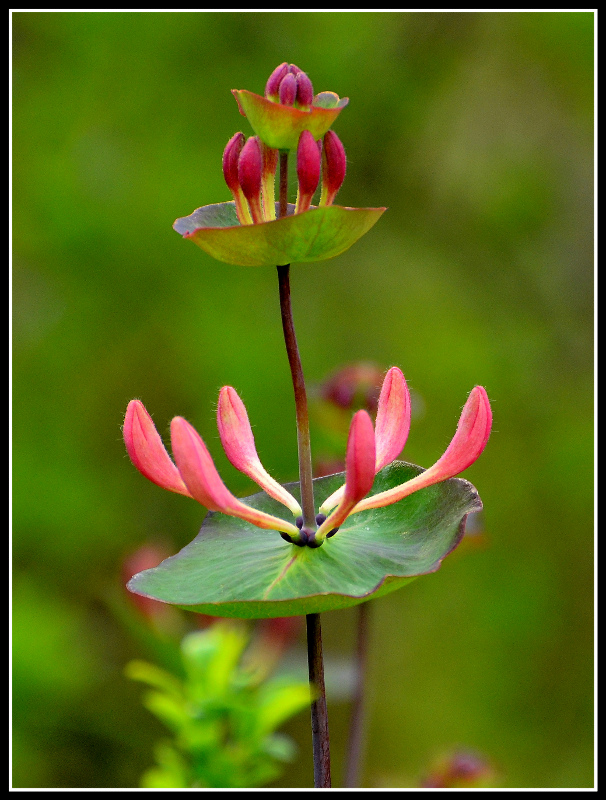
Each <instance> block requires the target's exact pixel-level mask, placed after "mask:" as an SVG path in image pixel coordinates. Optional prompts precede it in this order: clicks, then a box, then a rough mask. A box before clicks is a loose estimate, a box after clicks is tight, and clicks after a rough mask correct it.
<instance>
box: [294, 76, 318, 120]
mask: <svg viewBox="0 0 606 800" xmlns="http://www.w3.org/2000/svg"><path fill="white" fill-rule="evenodd" d="M313 99H314V87H313V86H312V83H311V81H310V79H309V77H308V76H307V74H306V73H305V72H299V73H298V74H297V97H296V104H297V106H298V107H299V108H300V109H301V110H302V111H309V109H310V108H311V104H312V103H313Z"/></svg>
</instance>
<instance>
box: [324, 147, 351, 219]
mask: <svg viewBox="0 0 606 800" xmlns="http://www.w3.org/2000/svg"><path fill="white" fill-rule="evenodd" d="M346 167H347V158H346V156H345V148H344V147H343V145H342V144H341V140H340V139H339V137H338V136H337V134H336V133H335V132H334V131H328V132H327V133H326V134H325V136H324V146H323V148H322V196H321V197H320V205H321V206H330V205H332V202H333V200H334V199H335V197H336V194H337V192H338V191H339V189H340V188H341V186H342V184H343V181H344V180H345V170H346Z"/></svg>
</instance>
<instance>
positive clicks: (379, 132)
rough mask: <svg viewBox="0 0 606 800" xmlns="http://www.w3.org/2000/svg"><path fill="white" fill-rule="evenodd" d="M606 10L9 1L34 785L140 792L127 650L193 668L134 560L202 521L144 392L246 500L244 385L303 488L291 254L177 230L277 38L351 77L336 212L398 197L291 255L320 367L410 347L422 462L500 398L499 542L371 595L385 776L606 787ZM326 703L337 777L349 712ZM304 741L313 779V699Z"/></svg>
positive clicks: (26, 707) (480, 474)
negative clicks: (229, 441) (438, 766)
mask: <svg viewBox="0 0 606 800" xmlns="http://www.w3.org/2000/svg"><path fill="white" fill-rule="evenodd" d="M593 29H594V16H593V14H592V13H591V12H544V13H542V12H470V13H459V12H455V13H448V12H412V13H408V12H346V13H338V12H327V13H322V12H296V13H285V12H267V13H263V12H248V13H244V12H237V13H231V12H229V13H226V12H186V13H152V12H145V13H136V12H107V13H106V12H100V13H99V12H59V13H54V12H38V11H36V12H14V13H13V14H12V33H13V51H12V55H13V73H12V79H13V119H12V136H13V142H12V143H13V154H12V155H13V161H12V169H13V172H12V177H13V206H12V208H13V220H12V221H13V231H12V235H13V369H12V378H13V411H12V415H13V416H12V435H13V499H12V514H13V527H14V544H13V569H14V578H13V613H14V617H13V650H14V652H13V680H14V699H13V717H14V733H13V784H14V786H16V787H30V788H36V787H84V788H88V787H132V786H137V785H138V781H139V778H140V775H141V772H142V770H143V769H144V767H145V765H146V764H148V763H149V753H150V752H151V749H152V747H153V744H154V742H156V741H157V740H158V739H159V738H160V737H161V736H162V735H163V730H162V726H161V725H160V723H158V722H157V721H155V720H153V719H152V720H151V722H150V717H149V714H148V712H147V711H145V709H143V708H141V705H140V702H139V695H138V692H137V687H136V686H135V685H133V684H132V682H129V681H127V680H126V679H125V678H124V675H123V669H124V665H125V664H126V663H127V662H128V661H129V660H131V659H133V658H139V659H141V658H144V659H150V660H152V661H154V662H155V663H158V664H159V665H160V666H161V667H162V668H165V669H168V670H169V671H172V672H174V669H175V655H174V654H175V653H176V652H177V650H176V646H175V642H178V641H179V639H180V636H181V633H182V632H183V630H184V629H187V628H188V626H189V628H191V627H192V626H193V625H194V624H195V619H194V618H193V615H186V614H185V613H184V614H182V615H180V616H179V625H177V627H178V628H179V632H178V634H177V632H175V633H170V632H168V633H167V632H166V631H164V633H162V632H158V631H156V630H151V629H150V627H149V623H148V622H147V621H146V620H145V619H144V618H142V617H141V615H140V612H139V611H138V609H136V608H135V607H134V606H133V605H132V604H129V602H128V600H127V599H126V598H125V596H124V594H125V593H124V589H123V582H122V580H121V578H120V574H121V570H122V565H123V562H124V560H125V559H126V557H127V556H128V555H129V554H132V553H133V552H134V551H136V550H137V549H138V548H140V547H141V546H143V545H146V544H149V543H153V542H160V543H162V546H163V547H164V548H165V549H167V550H168V551H169V552H171V553H173V552H176V551H177V550H178V549H179V548H180V547H182V546H183V545H185V544H186V543H187V542H188V541H190V540H191V539H192V538H193V537H194V535H195V534H196V532H197V530H198V529H199V526H200V524H201V521H202V517H203V513H204V511H203V509H202V508H201V507H200V506H199V505H197V504H196V503H193V502H191V501H188V500H187V499H186V498H182V497H178V496H176V495H173V494H170V493H169V492H162V491H159V490H158V489H157V487H155V486H153V485H152V484H151V483H149V482H147V481H145V480H144V479H143V478H141V476H140V475H139V474H138V473H137V472H136V470H134V469H133V468H132V466H131V465H130V463H129V461H128V458H127V457H126V454H125V451H124V446H123V443H122V439H121V434H120V425H121V422H122V419H123V417H122V415H123V414H124V411H125V409H126V404H127V402H128V401H129V400H130V399H131V398H133V397H140V398H141V399H142V400H143V402H144V403H145V405H146V407H147V408H148V409H149V410H150V412H151V413H152V414H153V416H154V420H155V422H156V424H157V425H158V428H159V430H160V432H161V433H162V434H163V435H164V434H165V433H166V430H167V427H168V423H169V420H170V419H171V417H173V416H174V415H177V414H181V415H183V416H185V417H186V418H187V419H189V421H190V422H192V424H194V425H195V426H196V428H197V429H198V430H199V431H200V433H201V434H202V436H203V437H204V438H205V441H206V442H207V444H208V446H209V449H210V451H211V453H212V455H213V458H214V459H215V463H216V464H217V467H218V469H219V471H220V472H221V474H222V475H223V476H224V478H225V480H226V482H227V484H228V485H229V487H230V489H231V490H232V491H234V492H236V493H241V494H246V493H251V492H252V491H254V487H253V486H252V485H251V483H250V482H249V481H248V480H247V479H246V478H245V477H244V476H242V475H240V474H239V473H237V471H236V470H235V469H233V468H232V467H231V465H230V464H229V463H228V462H227V459H226V458H225V456H224V455H223V454H222V452H221V448H220V443H219V441H218V438H217V434H216V426H215V423H214V420H213V414H212V413H211V412H210V411H209V409H211V407H212V404H213V403H214V402H216V397H217V393H218V390H219V387H220V386H222V385H225V384H229V385H233V386H234V387H235V388H236V389H237V390H238V392H239V393H240V394H241V396H242V398H243V400H244V402H245V403H246V406H247V409H248V412H249V415H250V418H251V421H252V423H253V425H254V430H255V436H256V440H257V444H258V447H259V453H260V456H261V459H262V460H263V463H264V465H265V466H266V468H267V469H268V470H269V471H270V472H271V473H272V474H273V475H274V476H275V477H276V478H277V479H278V480H280V481H288V480H293V479H295V478H296V465H297V459H296V432H295V422H294V404H293V398H292V388H291V385H290V376H289V373H288V366H287V361H286V356H285V353H284V346H283V342H282V332H281V324H280V317H279V305H278V293H277V278H276V275H275V271H273V270H271V269H255V268H244V267H230V266H228V265H225V264H220V263H218V262H215V261H213V260H212V259H211V258H210V257H209V256H206V255H205V254H204V253H202V252H201V251H200V250H199V249H198V248H196V247H195V246H194V245H193V244H191V243H190V242H186V241H182V240H181V238H180V237H179V236H178V235H177V234H176V233H175V232H174V231H173V230H172V228H171V225H172V222H173V220H174V219H175V218H176V217H180V216H184V215H187V214H190V213H191V212H192V211H193V210H194V209H195V208H197V207H199V206H202V205H204V204H208V203H215V202H220V201H223V200H228V199H229V193H228V190H227V188H226V187H225V185H224V184H223V177H222V172H221V155H222V152H223V148H224V146H225V144H226V142H227V141H228V139H229V138H230V137H231V136H232V135H233V133H234V132H235V131H236V130H238V129H241V130H244V132H245V133H247V134H248V133H249V130H248V128H247V122H246V120H245V119H244V118H243V117H241V116H240V115H239V113H238V110H237V106H236V102H235V100H234V98H233V96H232V95H231V93H230V90H231V89H234V88H236V89H238V88H246V89H250V90H251V91H257V92H260V91H262V90H263V87H264V84H265V81H266V79H267V77H268V75H269V73H270V72H271V70H272V69H273V68H274V67H275V66H276V65H277V64H279V63H280V62H282V61H284V60H288V61H292V62H294V63H296V64H298V65H299V66H300V67H301V68H302V69H304V70H306V71H307V72H308V74H309V75H310V77H311V79H312V81H313V83H314V87H315V89H316V90H317V91H322V90H326V89H329V90H334V91H335V92H338V93H339V95H341V96H349V97H350V104H349V105H348V107H347V108H346V109H345V110H344V111H343V113H342V114H341V115H340V117H339V119H338V122H337V124H336V126H335V130H336V131H337V133H338V135H339V137H340V138H341V140H342V141H343V143H344V145H345V147H346V150H347V154H348V172H347V176H346V179H345V183H344V185H343V187H342V189H341V192H340V194H339V201H340V202H341V203H343V204H344V205H350V206H382V205H385V206H388V207H389V210H388V211H387V212H386V213H385V214H384V215H383V217H382V218H381V220H380V221H379V223H378V224H377V225H376V226H375V228H374V229H373V230H372V231H371V232H370V233H369V234H368V235H367V236H366V237H364V239H362V240H361V241H360V242H358V243H357V244H356V245H355V246H354V247H353V248H352V249H351V250H349V251H348V252H347V253H345V254H343V255H342V256H339V257H338V258H335V259H333V260H331V261H326V262H320V263H318V264H305V265H295V266H294V267H293V269H292V293H293V303H294V315H295V323H296V325H297V335H298V340H299V346H300V348H301V355H302V360H303V365H304V369H305V373H306V378H307V381H308V382H309V384H310V386H311V385H313V384H316V385H320V384H321V382H322V381H323V380H324V379H326V378H327V377H328V376H329V375H331V374H334V373H335V371H336V370H337V369H338V368H339V367H340V366H342V365H344V364H348V363H351V362H355V361H360V360H363V361H370V362H373V363H376V364H378V365H379V366H380V367H381V368H385V367H389V366H391V365H393V364H395V365H398V366H399V367H401V368H402V370H403V371H404V374H405V375H406V377H407V380H408V382H409V384H410V386H411V389H412V390H413V391H414V392H415V393H416V398H417V401H418V402H417V405H416V409H417V413H416V415H415V417H414V418H413V430H412V431H411V436H410V441H409V444H408V445H407V447H406V449H405V452H404V457H405V458H406V459H407V460H409V461H412V462H415V463H418V464H422V465H427V464H431V463H433V462H434V461H435V459H436V457H437V456H438V455H439V454H440V453H441V452H442V451H443V449H444V447H445V445H446V444H447V443H448V441H449V440H450V437H451V436H452V432H453V430H454V427H455V425H456V421H457V418H458V413H459V409H460V408H461V407H462V405H463V403H464V401H465V398H466V396H467V393H468V392H469V391H470V389H471V388H472V386H473V385H474V384H477V383H479V384H482V385H484V386H485V387H486V388H487V391H488V394H489V397H490V399H491V402H492V405H493V410H494V419H495V423H494V429H493V434H492V437H491V440H490V442H489V444H488V447H487V449H486V451H485V453H484V454H483V455H482V458H481V459H480V460H479V461H478V462H477V463H476V464H474V465H473V467H472V468H471V469H470V470H468V472H467V473H466V474H465V477H466V478H468V479H469V480H471V481H472V482H473V483H474V484H475V485H476V486H477V487H478V489H479V491H480V494H481V496H482V499H483V501H484V506H485V515H484V526H485V530H484V534H483V536H482V544H481V546H480V545H474V544H473V542H472V541H471V538H472V537H470V540H469V541H464V542H463V544H462V545H461V547H460V548H459V549H458V550H457V551H456V552H455V553H454V554H453V555H452V556H450V557H449V558H448V559H447V560H446V561H445V563H444V565H443V567H442V569H441V570H440V571H439V572H438V573H436V574H435V575H432V576H428V577H427V578H425V579H423V580H418V581H414V583H413V584H411V586H410V587H409V588H407V589H405V590H402V591H400V592H396V593H394V594H393V595H390V596H387V597H385V598H382V599H380V600H377V601H376V602H374V603H373V605H372V609H371V611H372V618H373V633H372V642H371V652H370V666H369V669H370V674H369V684H370V685H369V689H370V691H369V706H368V709H369V710H368V715H369V731H368V737H367V749H366V757H365V769H364V772H363V785H366V786H398V787H407V786H415V785H418V780H419V775H420V774H421V773H422V770H423V769H424V766H426V765H428V764H431V763H432V762H433V760H434V759H435V758H436V757H437V756H438V755H439V754H440V753H443V752H445V751H448V750H450V749H451V748H463V749H471V750H474V751H477V752H479V753H482V754H484V755H485V756H486V757H487V758H488V759H489V761H490V762H491V763H492V764H494V767H495V770H496V771H497V772H498V774H499V775H500V780H501V784H500V785H502V786H505V787H588V786H591V785H592V784H593V686H592V681H593V613H592V610H593V604H592V600H593V503H592V483H593V482H592V477H593V440H594V433H593V348H592V346H593V296H592V290H593V165H594V161H593V119H594V109H593V55H594V50H593V35H594V30H593ZM289 199H291V200H293V199H294V191H293V197H291V198H289ZM413 404H414V399H413ZM423 409H426V410H427V414H423V413H422V412H423ZM318 439H319V440H320V441H321V438H320V435H319V434H318V426H317V425H316V426H315V428H314V429H312V446H315V445H314V442H316V440H318ZM354 613H355V611H354V612H352V613H351V614H350V613H349V612H347V611H344V612H335V613H332V614H326V615H324V617H323V632H324V643H325V644H324V646H325V650H326V653H327V657H334V658H342V657H343V656H344V655H346V654H348V653H350V652H351V650H352V643H353V625H354V618H355V617H354ZM179 626H180V627H179ZM162 637H164V638H162ZM167 637H168V638H167ZM171 637H172V639H171ZM163 659H164V660H163ZM329 714H330V724H331V745H332V753H333V764H334V766H333V774H334V780H335V785H339V781H340V778H341V775H340V769H341V764H342V761H343V747H344V742H345V739H346V735H345V734H346V726H347V720H348V708H347V705H346V704H345V703H342V702H339V701H337V700H334V701H333V702H332V703H331V706H330V708H329ZM304 717H305V718H304ZM285 731H286V732H288V733H290V735H291V736H292V737H293V739H294V740H295V741H296V742H297V743H298V745H299V752H300V755H299V757H298V759H297V761H296V762H295V763H293V764H292V765H291V767H290V768H289V770H288V774H287V775H286V776H285V777H283V778H281V779H280V780H279V781H277V783H276V785H278V786H279V785H281V786H291V787H298V786H309V785H311V780H312V779H311V775H312V767H311V753H310V750H311V746H310V734H309V720H308V719H307V718H306V715H303V714H302V715H300V719H299V718H297V719H294V720H292V721H290V722H288V723H287V724H286V726H285Z"/></svg>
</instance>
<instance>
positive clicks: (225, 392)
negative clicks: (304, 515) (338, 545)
mask: <svg viewBox="0 0 606 800" xmlns="http://www.w3.org/2000/svg"><path fill="white" fill-rule="evenodd" d="M217 427H218V428H219V436H220V437H221V443H222V444H223V449H224V450H225V454H226V455H227V457H228V458H229V460H230V461H231V463H232V464H233V465H234V467H235V468H236V469H239V470H240V472H243V473H244V474H245V475H248V477H249V478H252V480H253V481H255V483H258V484H259V486H260V487H261V488H262V489H264V490H265V492H266V493H267V494H268V495H269V496H270V497H273V498H274V499H276V500H278V501H279V502H280V503H283V504H284V505H285V506H287V508H289V509H290V510H291V511H292V513H293V514H294V515H295V517H296V516H297V515H298V514H300V513H301V506H300V505H299V503H298V502H297V501H296V500H295V498H294V497H293V496H292V495H291V494H290V492H288V491H287V490H286V489H285V488H284V487H283V486H281V485H280V484H279V483H278V482H277V481H275V480H274V479H273V478H272V477H271V475H269V474H268V473H267V472H266V470H265V469H264V468H263V466H262V464H261V461H260V459H259V456H258V455H257V450H256V447H255V439H254V436H253V432H252V428H251V427H250V422H249V420H248V414H247V413H246V407H245V405H244V403H243V402H242V400H241V399H240V397H239V396H238V393H237V392H236V390H235V389H233V388H232V387H231V386H224V387H223V388H222V389H221V391H220V392H219V405H218V407H217Z"/></svg>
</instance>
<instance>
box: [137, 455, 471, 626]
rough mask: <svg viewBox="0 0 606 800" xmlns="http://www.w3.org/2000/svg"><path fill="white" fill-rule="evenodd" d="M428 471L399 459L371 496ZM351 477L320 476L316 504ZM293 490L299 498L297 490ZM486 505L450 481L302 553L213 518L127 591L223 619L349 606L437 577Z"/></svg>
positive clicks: (275, 509)
mask: <svg viewBox="0 0 606 800" xmlns="http://www.w3.org/2000/svg"><path fill="white" fill-rule="evenodd" d="M421 472H423V470H422V469H421V467H417V466H415V465H413V464H407V463H406V462H403V461H395V462H393V463H392V464H390V465H389V466H388V467H385V469H383V470H381V472H379V473H378V475H377V476H376V478H375V482H374V486H373V494H376V493H377V492H382V491H385V490H387V489H390V488H392V487H394V486H398V485H399V484H401V483H403V482H404V481H407V480H410V479H411V478H413V477H415V475H418V474H420V473H421ZM343 481H344V475H343V473H339V474H337V475H330V476H328V477H325V478H317V479H316V480H315V481H314V497H315V503H316V506H319V505H320V504H321V502H322V501H323V500H324V499H326V498H327V497H328V496H329V495H330V494H332V492H333V491H335V490H336V489H337V488H338V487H339V486H340V485H341V484H342V483H343ZM287 488H288V490H289V491H290V492H291V493H292V494H294V495H295V497H297V499H298V498H299V497H300V492H299V485H298V484H287ZM246 502H247V504H248V505H251V506H254V507H255V508H259V509H262V510H263V511H266V512H268V513H270V514H274V515H276V516H283V514H284V507H283V506H281V505H280V504H279V503H278V502H277V501H275V500H273V499H272V498H270V497H268V496H267V495H266V494H265V493H264V492H260V493H259V494H255V495H252V496H251V497H247V498H246ZM481 507H482V503H481V501H480V498H479V497H478V494H477V491H476V489H475V488H474V487H473V486H472V485H471V484H470V483H469V482H468V481H465V480H462V479H460V478H451V479H450V480H447V481H443V482H442V483H438V484H436V485H434V486H429V487H427V488H426V489H422V490H420V491H418V492H415V493H414V494H412V495H410V496H409V497H406V498H404V500H400V501H399V502H398V503H394V504H393V505H390V506H386V507H384V508H377V509H371V510H369V511H363V512H361V513H359V514H354V515H353V516H351V517H349V518H348V519H347V520H346V521H345V523H344V524H343V525H342V526H341V528H340V529H339V531H338V532H337V533H336V534H335V535H334V536H332V537H331V538H329V539H327V540H326V541H325V542H324V544H323V545H322V547H319V548H317V549H312V548H309V547H296V546H295V545H291V544H288V543H287V542H285V541H284V540H283V539H282V538H281V537H280V536H279V535H278V534H277V533H275V532H273V531H266V530H261V529H260V528H256V527H255V526H254V525H251V524H249V523H247V522H244V521H243V520H239V519H235V518H233V517H228V516H225V515H223V514H221V513H218V512H217V513H209V514H208V515H207V517H206V519H205V520H204V522H203V524H202V528H201V530H200V533H199V534H198V536H197V537H196V538H195V539H194V541H193V542H191V543H190V544H188V545H187V546H186V547H184V548H183V550H181V551H180V552H179V553H177V555H175V556H172V557H171V558H167V559H166V560H165V561H163V562H162V563H161V564H160V565H159V566H157V567H155V568H153V569H149V570H145V571H144V572H140V573H138V574H137V575H135V576H134V577H133V578H132V579H131V581H130V583H129V584H128V588H129V589H130V591H132V592H135V593H137V594H141V595H143V596H144V597H153V598H154V599H155V600H160V601H162V602H164V603H172V604H174V605H178V606H181V607H182V608H185V609H188V610H190V611H198V612H200V613H203V614H211V615H214V616H220V617H242V618H249V619H254V618H261V617H284V616H295V615H298V614H310V613H318V612H321V611H329V610H333V609H338V608H346V607H348V606H353V605H357V604H358V603H361V602H364V601H365V600H369V599H370V598H371V597H376V596H379V595H383V594H387V593H388V592H391V591H393V590H394V589H397V588H398V587H399V586H403V585H404V584H406V583H408V582H409V581H411V580H413V579H414V578H415V577H417V576H418V575H424V574H426V573H429V572H435V571H436V570H437V569H438V568H439V567H440V564H441V562H442V559H443V558H444V557H445V556H447V555H448V554H449V553H450V552H451V551H452V550H453V549H454V548H455V547H456V546H457V544H458V543H459V542H460V540H461V538H462V536H463V533H464V530H465V519H466V517H467V514H469V513H471V512H472V511H478V510H480V509H481Z"/></svg>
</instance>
